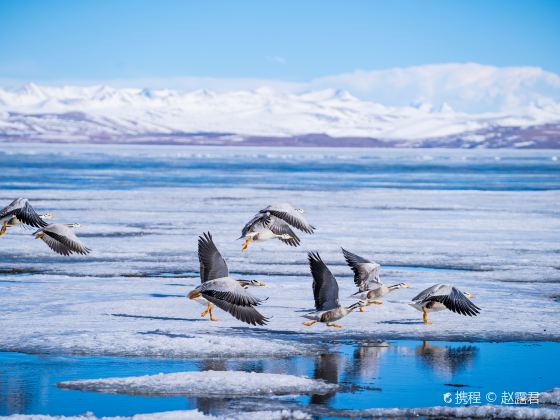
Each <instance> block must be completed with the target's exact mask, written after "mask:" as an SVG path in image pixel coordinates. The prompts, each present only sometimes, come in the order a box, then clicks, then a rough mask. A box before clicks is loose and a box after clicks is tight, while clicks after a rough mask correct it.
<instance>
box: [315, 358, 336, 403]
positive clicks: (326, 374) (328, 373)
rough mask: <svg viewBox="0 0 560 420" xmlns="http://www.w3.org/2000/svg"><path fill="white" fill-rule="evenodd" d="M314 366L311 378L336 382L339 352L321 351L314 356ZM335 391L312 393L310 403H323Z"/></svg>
mask: <svg viewBox="0 0 560 420" xmlns="http://www.w3.org/2000/svg"><path fill="white" fill-rule="evenodd" d="M314 363H315V366H314V369H313V378H314V379H322V380H324V381H325V382H329V383H331V384H338V381H339V375H340V368H341V367H342V363H343V361H342V355H341V354H340V353H321V354H319V355H317V356H316V357H315V361H314ZM335 394H336V391H332V392H329V393H327V394H323V395H317V394H313V395H312V396H311V403H312V404H325V403H327V402H328V401H329V400H330V399H331V398H332V397H333V396H334V395H335Z"/></svg>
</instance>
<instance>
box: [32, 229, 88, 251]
mask: <svg viewBox="0 0 560 420" xmlns="http://www.w3.org/2000/svg"><path fill="white" fill-rule="evenodd" d="M43 233H44V236H43V237H42V238H41V239H42V240H43V241H44V242H45V243H46V244H47V245H48V246H49V248H50V249H52V250H53V251H54V252H56V253H58V254H61V255H71V254H74V253H76V254H82V255H86V254H89V253H90V252H91V249H89V248H88V247H86V246H85V245H83V244H82V243H80V242H78V241H77V240H76V239H75V238H69V237H67V236H64V235H60V234H58V233H56V232H50V231H48V230H45V231H43Z"/></svg>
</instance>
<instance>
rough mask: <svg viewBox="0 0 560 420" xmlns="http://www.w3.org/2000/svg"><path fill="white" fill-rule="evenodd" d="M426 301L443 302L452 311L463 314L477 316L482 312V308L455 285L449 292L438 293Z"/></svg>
mask: <svg viewBox="0 0 560 420" xmlns="http://www.w3.org/2000/svg"><path fill="white" fill-rule="evenodd" d="M425 301H432V302H439V303H442V304H443V305H445V307H446V308H447V309H449V310H450V311H453V312H456V313H458V314H461V315H468V316H476V315H478V313H479V312H480V308H479V307H478V306H476V305H475V304H474V303H472V302H471V301H470V300H469V298H467V297H466V296H465V295H464V294H463V293H462V292H461V291H460V290H458V289H457V288H455V287H452V288H451V292H450V293H449V294H442V295H438V294H436V295H433V296H430V297H428V298H426V300H425Z"/></svg>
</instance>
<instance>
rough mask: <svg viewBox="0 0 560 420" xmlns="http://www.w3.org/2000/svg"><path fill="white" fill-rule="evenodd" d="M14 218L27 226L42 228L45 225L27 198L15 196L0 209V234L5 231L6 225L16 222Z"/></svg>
mask: <svg viewBox="0 0 560 420" xmlns="http://www.w3.org/2000/svg"><path fill="white" fill-rule="evenodd" d="M16 220H17V221H18V222H19V223H22V224H24V225H27V226H31V227H35V228H42V227H45V226H47V222H45V221H44V220H43V219H42V218H41V216H40V215H39V214H37V212H36V211H35V209H33V207H31V204H30V203H29V200H28V199H27V198H16V199H15V200H14V201H12V202H11V203H10V204H8V205H7V206H6V207H4V208H3V209H2V210H0V224H1V225H2V227H1V228H0V236H2V235H3V234H4V233H6V229H7V227H8V226H9V225H10V223H12V224H16Z"/></svg>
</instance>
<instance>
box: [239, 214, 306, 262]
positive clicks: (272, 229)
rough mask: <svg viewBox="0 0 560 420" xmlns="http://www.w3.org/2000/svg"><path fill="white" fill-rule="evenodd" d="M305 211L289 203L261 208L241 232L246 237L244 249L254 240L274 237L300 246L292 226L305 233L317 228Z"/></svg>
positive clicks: (242, 236) (288, 243)
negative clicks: (306, 217) (310, 222)
mask: <svg viewBox="0 0 560 420" xmlns="http://www.w3.org/2000/svg"><path fill="white" fill-rule="evenodd" d="M303 213H304V211H303V209H297V208H294V207H293V206H292V205H291V204H288V203H276V204H272V205H270V206H268V207H266V208H265V209H262V210H260V211H259V212H258V213H257V214H256V215H255V216H254V217H253V219H251V220H250V221H249V222H248V223H247V224H246V225H245V227H244V228H243V230H242V232H241V238H245V242H244V243H243V247H242V248H241V249H242V251H245V250H247V247H248V246H249V244H250V243H251V242H252V241H266V240H268V239H273V238H278V239H280V240H281V241H282V242H284V243H285V244H287V245H291V246H298V245H299V243H300V240H299V238H298V237H297V235H296V234H295V233H294V231H293V230H292V229H291V227H290V226H292V227H295V228H296V229H299V230H301V231H302V232H305V233H313V231H314V230H315V227H314V226H312V225H310V224H309V223H308V222H307V220H305V217H303ZM241 238H239V239H241Z"/></svg>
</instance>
